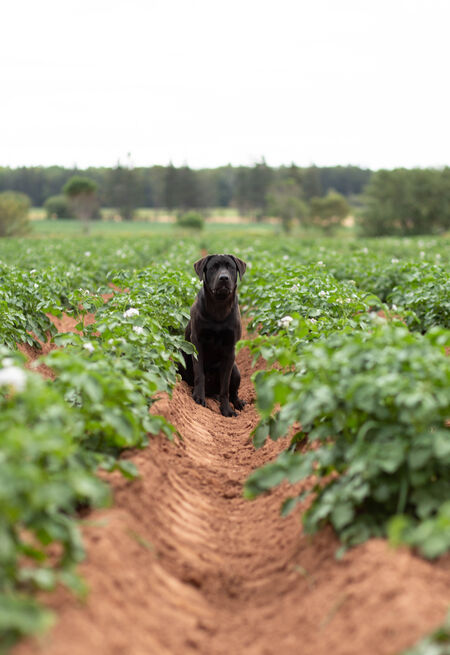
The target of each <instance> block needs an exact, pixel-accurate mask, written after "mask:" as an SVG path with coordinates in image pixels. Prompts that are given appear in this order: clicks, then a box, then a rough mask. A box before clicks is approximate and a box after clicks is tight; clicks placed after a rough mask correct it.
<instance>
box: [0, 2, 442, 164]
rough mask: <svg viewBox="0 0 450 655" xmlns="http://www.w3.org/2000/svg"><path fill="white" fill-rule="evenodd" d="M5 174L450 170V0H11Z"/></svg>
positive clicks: (1, 49)
mask: <svg viewBox="0 0 450 655" xmlns="http://www.w3.org/2000/svg"><path fill="white" fill-rule="evenodd" d="M1 23H2V25H1V32H0V34H1V36H0V82H1V87H0V89H1V91H0V165H9V166H21V165H45V166H47V165H51V164H62V165H66V166H72V165H74V164H76V165H77V166H78V167H81V168H83V167H86V166H89V165H92V166H101V165H104V166H113V165H115V163H116V162H117V161H118V160H119V159H120V160H121V161H122V162H125V161H126V159H127V153H131V160H132V162H133V163H134V164H135V165H142V166H145V165H153V164H167V163H168V162H169V161H173V163H174V164H176V165H180V164H183V163H187V164H188V165H190V166H192V167H194V168H199V167H213V166H219V165H222V164H227V163H232V164H252V163H253V162H255V161H257V160H259V159H260V158H261V157H265V158H266V161H267V162H268V163H269V164H270V165H273V166H277V165H280V164H290V163H291V162H292V161H293V162H295V163H297V164H298V165H302V166H305V165H309V164H311V163H316V164H317V165H320V166H324V165H335V164H343V165H346V164H356V165H360V166H367V167H370V168H374V169H376V168H392V167H395V166H406V167H412V166H442V165H446V164H447V165H448V164H450V129H449V123H450V86H449V77H450V76H449V64H450V56H449V55H450V37H449V26H450V1H449V0H376V1H375V0H370V1H369V0H271V1H266V0H226V1H225V0H221V1H219V0H78V2H67V1H66V0H39V1H35V0H29V1H24V0H5V2H4V3H2V9H1Z"/></svg>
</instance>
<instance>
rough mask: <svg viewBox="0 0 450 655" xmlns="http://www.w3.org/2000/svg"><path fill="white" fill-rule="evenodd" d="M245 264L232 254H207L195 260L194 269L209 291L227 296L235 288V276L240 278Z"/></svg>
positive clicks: (218, 295) (218, 296)
mask: <svg viewBox="0 0 450 655" xmlns="http://www.w3.org/2000/svg"><path fill="white" fill-rule="evenodd" d="M246 267H247V264H246V263H245V262H243V261H242V259H239V258H238V257H235V256H234V255H208V256H207V257H203V259H199V260H198V262H195V264H194V269H195V272H196V273H197V275H198V277H199V278H200V280H203V282H204V284H205V286H206V287H208V289H209V290H210V291H211V293H212V294H213V295H214V296H215V297H216V298H220V299H225V298H227V297H228V296H229V295H230V294H232V293H233V292H234V290H235V289H236V284H237V278H238V275H239V278H242V276H243V275H244V273H245V269H246Z"/></svg>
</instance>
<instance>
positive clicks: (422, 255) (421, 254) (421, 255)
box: [419, 250, 425, 259]
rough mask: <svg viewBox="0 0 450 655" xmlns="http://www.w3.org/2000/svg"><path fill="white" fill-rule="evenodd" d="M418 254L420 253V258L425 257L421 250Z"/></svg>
mask: <svg viewBox="0 0 450 655" xmlns="http://www.w3.org/2000/svg"><path fill="white" fill-rule="evenodd" d="M419 255H420V258H421V259H423V258H424V257H425V252H424V251H423V250H421V251H420V252H419Z"/></svg>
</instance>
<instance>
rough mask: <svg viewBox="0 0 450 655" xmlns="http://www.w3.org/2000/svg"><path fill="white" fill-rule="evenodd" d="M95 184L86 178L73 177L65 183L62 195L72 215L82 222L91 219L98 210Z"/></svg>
mask: <svg viewBox="0 0 450 655" xmlns="http://www.w3.org/2000/svg"><path fill="white" fill-rule="evenodd" d="M96 191H97V184H96V183H95V182H94V181H93V180H91V179H90V178H88V177H82V176H80V175H74V176H73V177H71V178H70V180H68V182H66V184H65V185H64V188H63V192H64V194H65V195H66V196H67V197H68V199H69V206H70V209H71V211H72V212H73V213H74V215H75V216H76V217H77V218H79V219H81V220H82V221H88V220H89V219H91V218H92V217H93V215H94V213H95V212H96V210H97V208H98V200H97V196H96Z"/></svg>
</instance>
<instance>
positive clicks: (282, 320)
mask: <svg viewBox="0 0 450 655" xmlns="http://www.w3.org/2000/svg"><path fill="white" fill-rule="evenodd" d="M293 320H294V319H293V318H292V316H283V318H280V320H279V321H278V325H279V326H280V327H282V328H287V327H289V325H290V324H291V323H292V321H293Z"/></svg>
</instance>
